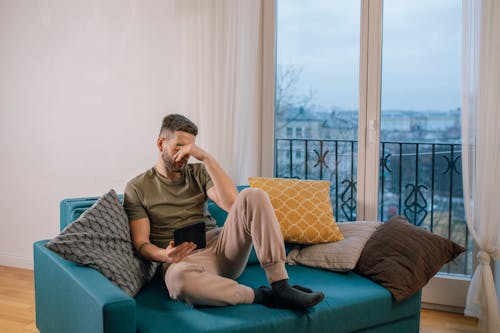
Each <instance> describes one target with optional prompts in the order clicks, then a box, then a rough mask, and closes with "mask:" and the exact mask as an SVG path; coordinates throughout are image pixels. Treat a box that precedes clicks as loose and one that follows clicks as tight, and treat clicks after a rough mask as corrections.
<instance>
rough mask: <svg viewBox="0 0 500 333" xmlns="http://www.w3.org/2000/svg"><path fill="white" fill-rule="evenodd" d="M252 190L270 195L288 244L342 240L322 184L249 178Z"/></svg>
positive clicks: (327, 195)
mask: <svg viewBox="0 0 500 333" xmlns="http://www.w3.org/2000/svg"><path fill="white" fill-rule="evenodd" d="M248 182H249V184H250V186H251V187H256V188H261V189H262V190H264V191H265V192H267V194H268V195H269V198H270V199H271V203H272V205H273V207H274V211H275V213H276V217H277V218H278V222H279V224H280V228H281V232H282V233H283V238H284V239H285V241H286V242H291V243H299V244H319V243H328V242H335V241H338V240H342V239H343V236H342V233H341V232H340V230H339V228H338V226H337V224H336V223H335V218H334V217H333V210H332V203H331V202H330V183H329V182H328V181H323V180H299V179H283V178H249V179H248Z"/></svg>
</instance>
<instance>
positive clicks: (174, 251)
mask: <svg viewBox="0 0 500 333" xmlns="http://www.w3.org/2000/svg"><path fill="white" fill-rule="evenodd" d="M194 249H196V244H194V243H192V242H184V243H182V244H180V245H178V246H175V243H174V241H170V243H169V244H168V246H167V248H166V249H165V252H166V256H165V262H167V263H171V264H173V263H178V262H181V261H182V260H184V258H186V257H187V256H188V255H190V254H191V252H193V251H194Z"/></svg>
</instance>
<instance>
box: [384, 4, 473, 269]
mask: <svg viewBox="0 0 500 333" xmlns="http://www.w3.org/2000/svg"><path fill="white" fill-rule="evenodd" d="M382 54H383V55H382V59H383V60H382V90H381V91H382V93H381V110H382V111H381V135H380V136H381V146H380V157H381V166H380V182H379V184H380V188H379V218H380V219H381V220H387V219H388V218H389V217H390V216H391V215H394V214H400V215H404V216H406V217H407V218H408V220H409V221H410V222H411V223H414V224H415V225H418V226H420V227H422V228H424V229H427V230H430V231H432V232H434V233H437V234H439V235H441V236H443V237H446V238H449V239H452V240H453V241H455V242H457V243H459V244H461V245H463V246H466V247H468V248H469V249H472V245H471V241H472V240H471V239H470V237H469V235H468V232H467V228H466V222H465V216H464V207H463V197H462V175H461V165H460V164H461V159H460V157H461V146H460V143H461V140H460V135H461V130H460V104H461V103H460V98H461V96H460V93H461V91H460V85H461V79H460V61H461V59H460V56H461V1H456V0H441V1H434V0H432V1H431V0H425V1H422V0H421V1H413V0H405V1H402V0H385V1H384V14H383V49H382ZM471 270H472V260H471V251H470V250H469V251H468V252H467V254H466V255H462V256H460V257H459V258H458V259H456V260H455V261H454V263H451V264H449V265H447V266H445V267H444V268H443V271H444V272H449V273H458V274H470V273H471Z"/></svg>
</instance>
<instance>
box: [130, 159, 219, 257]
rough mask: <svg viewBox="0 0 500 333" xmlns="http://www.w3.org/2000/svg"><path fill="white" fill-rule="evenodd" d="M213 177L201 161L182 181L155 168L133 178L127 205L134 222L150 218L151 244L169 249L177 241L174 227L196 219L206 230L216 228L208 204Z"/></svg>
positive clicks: (187, 167)
mask: <svg viewBox="0 0 500 333" xmlns="http://www.w3.org/2000/svg"><path fill="white" fill-rule="evenodd" d="M212 186H213V183H212V180H211V179H210V176H209V174H208V172H207V170H206V169H205V166H204V165H203V164H201V163H196V164H188V165H187V166H186V169H185V173H184V175H183V176H181V177H180V179H178V180H175V181H173V180H170V179H168V178H166V177H164V176H162V175H160V174H159V173H158V171H156V168H155V167H152V168H151V169H149V170H148V171H146V172H144V173H142V174H140V175H138V176H137V177H135V178H133V179H132V180H130V181H129V182H128V183H127V185H126V187H125V191H124V192H125V193H124V200H123V206H124V207H125V210H126V212H127V215H128V219H129V221H130V222H132V221H134V220H137V219H141V218H145V217H147V218H149V221H150V237H149V240H150V242H151V243H153V244H155V245H156V246H159V247H161V248H165V247H166V246H167V245H168V243H169V241H171V240H173V230H174V229H175V228H180V227H184V226H187V225H190V224H193V223H196V222H201V221H203V222H205V225H206V229H207V230H209V229H213V228H215V227H216V224H215V220H214V219H213V218H212V217H211V216H210V213H209V212H208V206H207V199H208V197H207V190H208V189H209V188H210V187H212Z"/></svg>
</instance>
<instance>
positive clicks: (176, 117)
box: [160, 114, 198, 136]
mask: <svg viewBox="0 0 500 333" xmlns="http://www.w3.org/2000/svg"><path fill="white" fill-rule="evenodd" d="M177 131H181V132H186V133H189V134H192V135H194V136H196V135H198V127H197V126H196V125H195V124H194V123H193V122H192V121H191V120H189V119H188V118H186V117H184V116H183V115H180V114H169V115H167V116H165V118H163V122H162V124H161V129H160V136H162V135H171V134H173V133H174V132H177Z"/></svg>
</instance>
